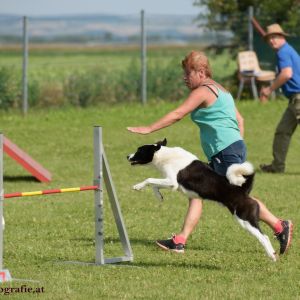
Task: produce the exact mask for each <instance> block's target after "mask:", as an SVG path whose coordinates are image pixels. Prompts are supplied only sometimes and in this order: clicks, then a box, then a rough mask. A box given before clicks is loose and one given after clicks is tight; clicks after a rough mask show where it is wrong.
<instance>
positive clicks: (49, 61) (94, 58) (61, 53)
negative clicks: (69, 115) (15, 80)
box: [0, 44, 236, 81]
mask: <svg viewBox="0 0 300 300" xmlns="http://www.w3.org/2000/svg"><path fill="white" fill-rule="evenodd" d="M201 48H202V47H201V45H189V46H151V47H149V48H148V50H147V55H148V63H149V64H151V63H159V64H167V63H169V62H170V61H171V60H176V59H178V67H180V62H181V59H182V58H183V57H184V56H185V55H186V54H187V53H188V52H189V51H191V50H198V49H201ZM207 54H208V56H209V57H210V58H211V63H212V67H213V70H214V72H215V74H216V77H217V79H222V78H226V77H228V76H229V75H232V74H233V72H234V70H235V69H236V62H235V60H234V59H232V57H230V55H229V53H228V51H225V52H224V53H223V54H222V55H215V54H213V52H211V51H207ZM133 60H136V61H138V62H139V61H140V50H139V47H138V46H103V47H96V46H90V47H89V46H86V47H84V46H81V45H74V46H70V45H55V44H54V45H51V44H49V45H30V51H29V65H28V70H29V79H30V80H36V79H37V80H41V81H43V80H54V81H55V80H62V79H63V78H65V77H66V76H68V75H70V74H72V72H74V71H81V72H86V71H88V70H89V69H90V68H92V67H101V68H103V69H104V70H106V71H107V72H118V71H120V70H123V69H125V68H127V67H128V66H129V65H130V63H131V62H132V61H133ZM1 66H8V67H10V68H13V69H15V70H16V72H21V68H22V51H21V49H20V47H19V46H7V47H3V46H2V47H0V67H1Z"/></svg>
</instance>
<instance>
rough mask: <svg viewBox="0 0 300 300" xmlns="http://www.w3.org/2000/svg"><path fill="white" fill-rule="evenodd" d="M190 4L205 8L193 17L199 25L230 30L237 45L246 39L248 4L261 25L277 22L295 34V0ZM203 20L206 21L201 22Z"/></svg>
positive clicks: (299, 11) (298, 21) (299, 4)
mask: <svg viewBox="0 0 300 300" xmlns="http://www.w3.org/2000/svg"><path fill="white" fill-rule="evenodd" d="M194 5H195V6H196V7H203V6H204V7H205V8H206V10H204V11H203V12H202V13H200V14H199V15H198V17H197V20H198V22H199V23H201V24H202V26H203V24H204V26H207V27H208V28H209V29H214V30H221V29H222V30H224V29H229V30H231V31H232V32H233V33H234V34H235V42H236V43H237V44H240V43H245V42H246V41H247V30H246V28H247V21H246V19H245V16H246V14H247V11H248V8H249V6H253V7H254V16H255V18H256V19H257V20H258V21H259V22H260V23H261V25H262V26H264V27H266V26H267V25H270V24H273V23H279V24H280V25H281V26H282V27H283V28H284V29H285V31H286V32H289V33H291V34H292V35H297V34H298V33H299V30H300V18H299V15H300V1H299V0H280V1H274V0H227V1H223V0H195V1H194ZM242 16H244V17H242ZM203 19H206V20H207V22H206V23H205V22H203Z"/></svg>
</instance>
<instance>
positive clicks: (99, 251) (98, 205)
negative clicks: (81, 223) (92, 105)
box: [94, 126, 105, 265]
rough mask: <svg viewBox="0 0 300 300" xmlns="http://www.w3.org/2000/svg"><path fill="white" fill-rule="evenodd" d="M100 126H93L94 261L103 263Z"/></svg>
mask: <svg viewBox="0 0 300 300" xmlns="http://www.w3.org/2000/svg"><path fill="white" fill-rule="evenodd" d="M102 147H103V145H102V128H101V127H97V126H95V127H94V185H97V186H99V189H98V190H95V246H96V259H95V263H96V264H100V265H103V264H105V262H104V238H103V237H104V233H103V172H102V154H103V148H102Z"/></svg>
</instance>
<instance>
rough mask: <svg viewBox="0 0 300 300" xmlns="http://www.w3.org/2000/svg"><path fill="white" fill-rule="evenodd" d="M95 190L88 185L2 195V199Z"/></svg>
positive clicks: (94, 186)
mask: <svg viewBox="0 0 300 300" xmlns="http://www.w3.org/2000/svg"><path fill="white" fill-rule="evenodd" d="M97 189H99V187H98V186H97V185H89V186H81V187H72V188H62V189H52V190H43V191H33V192H16V193H10V194H4V199H7V198H16V197H26V196H39V195H49V194H58V193H72V192H84V191H92V190H97Z"/></svg>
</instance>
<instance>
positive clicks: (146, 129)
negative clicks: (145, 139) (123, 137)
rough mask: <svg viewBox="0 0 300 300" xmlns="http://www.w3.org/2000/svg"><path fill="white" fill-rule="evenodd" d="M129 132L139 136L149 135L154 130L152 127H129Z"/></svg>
mask: <svg viewBox="0 0 300 300" xmlns="http://www.w3.org/2000/svg"><path fill="white" fill-rule="evenodd" d="M127 130H129V131H130V132H133V133H139V134H148V133H151V132H152V130H151V128H150V126H144V127H127Z"/></svg>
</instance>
